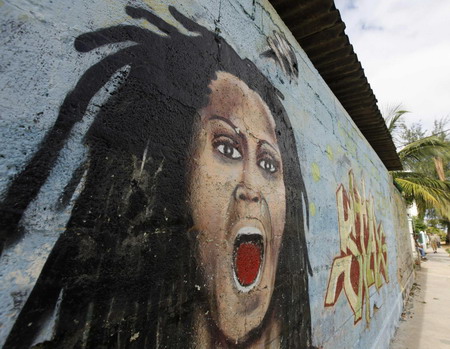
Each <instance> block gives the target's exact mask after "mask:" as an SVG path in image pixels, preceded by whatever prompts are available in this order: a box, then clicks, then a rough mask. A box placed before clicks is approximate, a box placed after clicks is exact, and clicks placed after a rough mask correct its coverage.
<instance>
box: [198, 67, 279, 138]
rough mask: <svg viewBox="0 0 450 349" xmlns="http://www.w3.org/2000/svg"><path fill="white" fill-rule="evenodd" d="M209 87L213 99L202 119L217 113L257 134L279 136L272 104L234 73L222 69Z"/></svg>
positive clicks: (205, 119) (204, 120)
mask: <svg viewBox="0 0 450 349" xmlns="http://www.w3.org/2000/svg"><path fill="white" fill-rule="evenodd" d="M209 88H210V89H211V93H210V95H209V103H208V106H207V107H206V108H205V109H204V110H203V113H202V119H203V120H202V122H206V121H208V118H209V117H211V116H213V115H215V116H220V117H222V118H226V119H228V120H230V121H231V122H232V123H233V124H234V125H236V126H237V127H239V128H241V129H242V130H248V131H250V132H252V133H254V135H255V136H256V135H257V134H261V136H263V135H265V137H267V136H269V137H270V138H273V139H275V140H276V135H275V121H274V119H273V116H272V113H271V112H270V109H269V107H268V106H267V104H266V103H265V102H264V101H263V99H262V98H261V97H260V95H259V94H258V93H256V92H255V91H254V90H252V89H250V88H249V87H248V86H247V84H246V83H244V82H243V81H242V80H240V79H239V78H238V77H236V76H234V75H232V74H229V73H225V72H219V73H217V79H216V80H213V81H211V83H210V85H209Z"/></svg>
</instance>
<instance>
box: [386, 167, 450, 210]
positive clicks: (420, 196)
mask: <svg viewBox="0 0 450 349" xmlns="http://www.w3.org/2000/svg"><path fill="white" fill-rule="evenodd" d="M391 174H392V177H393V179H394V183H395V185H396V186H397V188H401V192H402V193H403V195H404V197H405V198H406V199H407V200H415V201H416V203H417V205H418V206H419V207H420V208H421V209H422V210H425V209H429V208H435V209H436V210H437V211H439V213H440V214H441V215H443V216H445V217H448V218H450V182H449V181H440V180H437V179H434V178H430V177H427V176H424V175H423V174H421V173H417V172H406V171H393V172H391Z"/></svg>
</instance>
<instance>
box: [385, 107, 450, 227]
mask: <svg viewBox="0 0 450 349" xmlns="http://www.w3.org/2000/svg"><path fill="white" fill-rule="evenodd" d="M406 113H407V111H406V110H402V109H401V106H400V105H398V106H396V107H394V108H391V109H390V110H389V112H388V114H387V116H386V117H385V121H386V124H387V126H388V129H389V131H390V132H391V134H394V133H395V131H396V130H398V129H399V128H403V129H405V128H406V126H405V124H404V122H403V120H402V118H403V116H404V115H405V114H406ZM398 155H399V158H400V160H401V162H402V164H403V168H404V171H391V175H392V177H393V181H394V185H395V186H396V187H397V188H398V189H399V190H400V192H401V193H402V194H403V196H404V198H405V199H406V201H407V202H409V203H412V202H413V201H415V202H416V204H417V207H418V210H419V216H421V217H423V216H424V215H425V212H426V210H427V209H434V210H435V211H436V212H437V213H438V214H439V215H440V216H442V217H443V218H446V219H448V220H450V182H449V181H446V180H445V178H442V176H441V174H442V171H441V169H440V168H439V166H436V164H437V165H440V164H443V159H450V143H449V142H446V141H445V139H443V138H442V137H437V136H429V137H424V138H421V139H418V140H416V141H414V142H410V143H409V144H407V145H406V146H404V147H403V148H402V149H401V150H400V151H399V152H398ZM431 159H433V163H434V165H435V166H433V168H435V169H436V172H437V173H433V172H434V171H433V170H430V166H426V165H427V164H429V163H430V160H431ZM442 168H443V166H442ZM436 174H437V176H436ZM436 177H438V178H436Z"/></svg>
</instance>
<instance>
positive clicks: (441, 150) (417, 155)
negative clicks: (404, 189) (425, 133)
mask: <svg viewBox="0 0 450 349" xmlns="http://www.w3.org/2000/svg"><path fill="white" fill-rule="evenodd" d="M398 156H399V158H400V160H401V162H402V164H403V167H404V168H405V169H408V170H411V171H413V170H417V169H420V168H421V165H423V162H424V161H430V160H431V165H432V166H431V167H433V166H434V165H433V163H432V159H433V157H435V158H436V157H440V158H443V159H450V144H449V143H448V142H446V141H443V140H441V139H440V138H439V137H437V136H430V137H425V138H422V139H419V140H417V141H414V142H412V143H409V144H407V145H406V146H405V147H404V148H403V149H402V150H400V151H399V152H398Z"/></svg>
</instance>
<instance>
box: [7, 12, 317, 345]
mask: <svg viewBox="0 0 450 349" xmlns="http://www.w3.org/2000/svg"><path fill="white" fill-rule="evenodd" d="M126 11H127V13H128V15H129V16H131V17H132V18H135V19H144V20H146V21H148V22H149V23H151V24H152V25H154V26H156V27H157V28H158V29H159V30H160V31H161V32H162V33H163V34H164V35H163V34H161V33H156V32H154V31H151V30H148V29H144V28H141V27H136V26H131V25H118V26H115V27H109V28H105V29H100V30H98V31H95V32H90V33H86V34H83V35H81V36H79V37H78V38H77V39H76V40H75V48H76V50H78V51H79V52H84V53H88V52H91V51H92V50H95V49H97V48H98V47H101V46H104V45H110V44H114V43H118V42H124V41H133V42H134V43H135V44H134V45H131V46H127V47H125V48H121V49H119V50H118V51H117V52H115V53H113V54H111V55H109V56H107V57H105V58H104V59H102V60H101V61H100V62H98V63H96V64H95V65H94V66H92V67H91V68H89V69H88V70H87V71H86V72H85V74H84V75H83V76H82V77H81V78H80V79H79V81H78V83H77V85H76V87H75V88H74V90H73V91H71V92H69V93H68V94H67V96H66V98H65V100H64V101H63V103H62V105H61V108H60V111H59V115H58V118H57V120H56V122H55V124H54V125H53V127H52V128H51V129H50V130H49V131H48V133H47V135H46V137H45V139H44V140H43V141H42V143H41V146H40V148H39V150H38V151H37V152H36V153H35V154H34V156H33V157H32V158H31V160H30V161H29V163H28V165H27V166H26V167H25V169H24V170H23V172H21V173H20V174H19V175H18V176H17V177H16V178H15V180H14V181H13V182H12V184H11V185H10V187H9V188H8V190H7V192H6V193H5V195H4V200H3V202H2V204H1V215H2V222H4V223H5V224H4V225H3V227H2V229H3V230H2V233H3V234H2V236H3V237H4V239H3V241H2V245H3V248H4V249H5V250H7V249H10V248H12V247H13V246H14V244H15V243H17V242H18V241H20V240H21V239H26V238H27V237H26V236H25V235H24V234H23V229H22V227H21V218H22V216H23V215H24V213H25V212H26V211H27V209H28V208H29V205H30V203H31V202H32V201H33V200H34V199H35V197H36V195H37V194H38V193H39V191H40V190H41V189H42V187H43V184H44V183H45V181H46V180H47V179H48V178H49V173H50V172H51V170H52V168H53V167H54V166H55V163H56V161H57V159H58V155H59V152H60V151H61V148H62V147H63V146H64V144H65V143H66V142H67V141H68V139H69V137H70V133H71V130H72V128H73V127H74V125H75V124H76V123H77V122H79V121H80V120H82V119H83V117H84V115H85V113H86V109H87V107H88V104H89V103H90V101H91V100H92V98H93V96H94V95H95V94H96V93H97V92H98V91H99V90H100V89H101V88H102V87H103V86H104V85H105V84H106V83H107V82H108V81H109V80H110V79H111V77H112V76H116V75H117V74H118V72H119V73H120V74H119V75H120V76H121V78H120V79H119V80H120V81H118V82H117V86H116V89H115V91H114V92H113V93H111V96H110V97H109V98H108V99H107V100H106V101H105V103H104V104H103V105H101V106H100V108H99V112H98V114H97V115H96V116H95V119H94V121H93V123H92V125H91V126H90V127H89V130H88V131H87V133H86V135H85V137H84V144H85V145H86V146H87V148H88V149H89V151H88V156H87V159H86V161H84V162H83V163H81V164H80V165H79V167H78V168H79V169H78V170H76V171H75V172H74V173H73V175H72V179H71V180H70V182H69V183H68V184H67V186H66V188H65V190H64V192H63V193H61V200H60V202H61V210H66V209H67V205H68V204H69V202H70V200H68V199H67V198H71V197H74V191H75V189H77V188H78V190H79V191H80V193H79V195H78V196H77V198H76V202H75V204H74V206H73V208H71V210H72V213H71V217H70V219H69V221H68V223H67V226H66V228H65V231H64V232H63V233H62V234H61V235H60V237H59V239H58V241H57V242H56V244H55V246H54V247H53V249H52V251H51V253H50V255H49V257H48V259H47V261H46V263H45V266H44V267H43V269H42V272H41V273H40V275H39V278H38V279H37V282H36V284H35V285H34V287H33V289H32V291H31V293H30V294H29V296H28V297H25V299H26V302H24V304H22V305H21V306H22V308H21V310H20V313H19V315H18V317H17V319H16V320H15V322H14V324H13V326H12V329H11V331H10V332H9V334H8V336H7V338H6V342H5V346H4V347H5V348H16V347H29V346H32V345H38V344H40V343H43V342H45V345H50V346H52V347H58V348H65V347H71V348H72V347H89V348H98V347H108V348H109V347H111V348H112V347H127V348H143V347H149V346H151V347H164V348H176V347H221V348H231V347H258V346H264V345H266V344H267V343H269V342H270V343H271V346H274V347H285V348H300V347H301V348H306V347H309V345H310V344H309V343H310V337H311V334H310V332H311V329H310V310H309V297H308V271H309V270H310V267H309V263H308V254H307V249H306V242H305V231H304V230H305V227H306V226H307V225H308V216H307V211H306V209H304V207H308V200H307V196H306V191H305V186H304V182H303V179H302V174H301V172H300V165H299V159H298V154H297V152H296V149H297V147H296V144H295V139H294V135H293V131H292V127H291V126H290V121H289V118H288V116H287V114H286V112H285V109H284V107H283V104H282V101H281V100H280V94H279V93H278V91H277V90H276V89H275V88H274V87H273V85H272V84H271V83H270V82H269V80H268V79H267V78H266V77H265V76H263V74H262V73H261V72H260V71H259V70H258V69H257V67H256V66H255V65H254V64H253V63H252V62H251V61H250V60H248V59H242V58H240V57H239V56H238V54H237V53H236V52H235V51H234V49H233V48H232V47H231V46H230V45H229V44H228V43H227V42H225V41H224V40H223V39H222V38H221V37H220V36H218V35H216V34H215V33H213V32H210V31H209V30H207V29H205V28H204V27H202V26H200V25H198V24H196V23H195V22H193V21H191V20H190V19H188V18H186V17H185V16H183V15H182V14H181V13H180V12H178V11H177V10H176V9H175V8H172V7H171V8H170V13H171V15H172V16H173V18H174V19H175V20H176V21H177V22H178V23H179V25H181V26H183V27H184V28H185V29H186V30H187V31H189V32H191V33H195V35H185V34H183V33H182V32H180V31H179V30H178V29H177V28H176V27H174V26H172V25H170V24H169V23H167V22H165V21H164V20H162V19H161V18H160V17H158V16H157V15H156V14H155V13H153V12H151V11H148V10H146V9H143V8H136V7H127V8H126ZM291 54H293V53H292V52H291ZM294 58H295V56H294ZM292 59H293V58H292V57H290V58H289V60H290V61H292ZM304 211H305V212H306V213H304ZM49 329H50V330H49ZM40 341H43V342H40Z"/></svg>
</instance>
